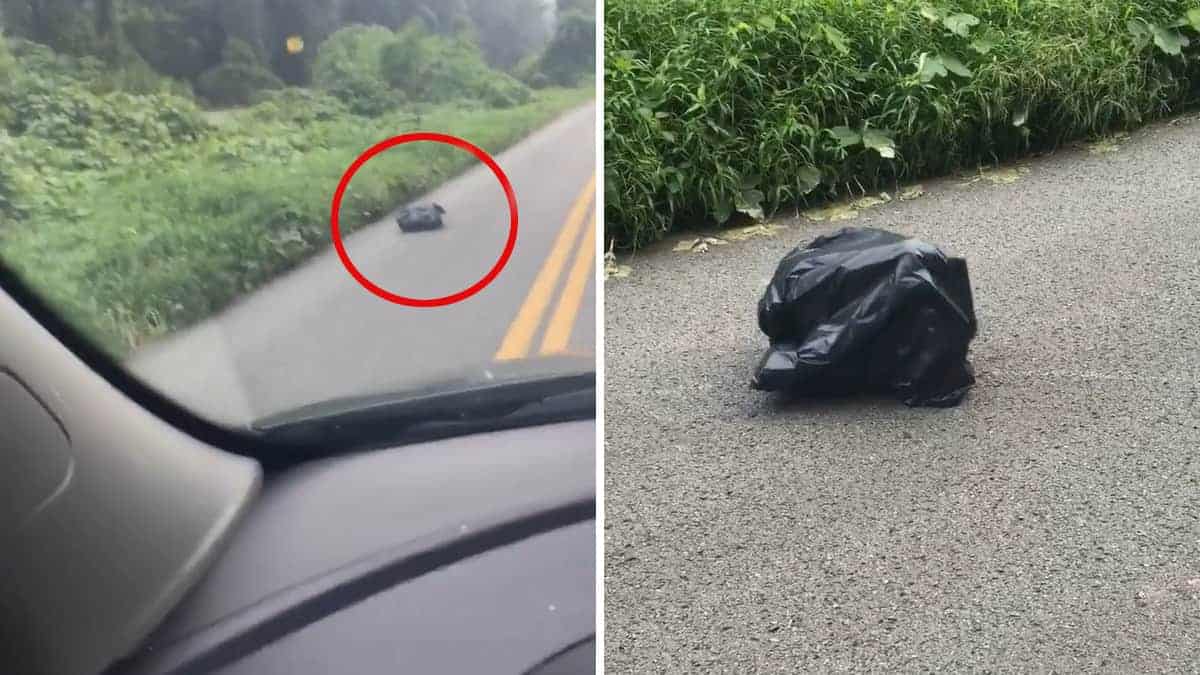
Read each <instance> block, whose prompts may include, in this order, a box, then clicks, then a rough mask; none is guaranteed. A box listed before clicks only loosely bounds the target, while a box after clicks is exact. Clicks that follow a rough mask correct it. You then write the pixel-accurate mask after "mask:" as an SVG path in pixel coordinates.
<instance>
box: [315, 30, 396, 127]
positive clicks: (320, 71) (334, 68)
mask: <svg viewBox="0 0 1200 675" xmlns="http://www.w3.org/2000/svg"><path fill="white" fill-rule="evenodd" d="M394 42H396V34H395V33H393V32H392V31H390V30H388V29H387V28H384V27H382V26H348V27H346V28H343V29H341V30H339V31H337V32H336V33H334V34H333V35H330V36H329V38H328V39H327V40H325V42H323V43H321V47H320V50H319V51H318V52H317V57H316V59H315V61H314V62H313V83H314V84H315V85H316V86H318V87H320V88H322V89H324V90H325V91H327V92H329V93H330V94H331V95H333V96H335V97H336V98H337V99H338V100H340V101H342V102H344V103H345V104H346V107H347V108H348V109H349V110H350V112H352V113H354V114H356V115H363V116H365V117H378V116H379V115H382V114H384V113H387V112H389V111H391V110H395V109H396V108H397V107H399V106H400V105H401V104H402V103H403V102H404V97H403V96H402V95H401V94H400V93H399V92H396V91H393V90H392V89H391V87H390V86H389V85H388V83H387V82H385V81H384V78H383V71H382V68H381V65H380V62H381V54H382V52H383V50H384V48H385V47H387V46H388V45H390V44H392V43H394Z"/></svg>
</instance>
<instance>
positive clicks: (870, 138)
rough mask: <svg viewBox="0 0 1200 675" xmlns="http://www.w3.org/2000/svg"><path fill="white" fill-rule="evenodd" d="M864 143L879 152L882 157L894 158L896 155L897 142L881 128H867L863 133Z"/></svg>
mask: <svg viewBox="0 0 1200 675" xmlns="http://www.w3.org/2000/svg"><path fill="white" fill-rule="evenodd" d="M862 142H863V145H865V146H867V147H868V148H871V149H872V150H874V151H875V152H878V153H879V156H880V157H883V158H885V159H892V158H893V157H895V156H896V142H895V141H893V140H892V138H891V136H889V135H888V134H886V133H884V132H883V131H881V130H879V129H867V130H865V131H863V134H862Z"/></svg>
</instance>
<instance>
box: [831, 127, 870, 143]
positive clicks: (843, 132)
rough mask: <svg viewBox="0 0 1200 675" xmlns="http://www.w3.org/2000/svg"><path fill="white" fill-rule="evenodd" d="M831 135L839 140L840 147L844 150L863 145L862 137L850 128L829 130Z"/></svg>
mask: <svg viewBox="0 0 1200 675" xmlns="http://www.w3.org/2000/svg"><path fill="white" fill-rule="evenodd" d="M828 131H829V133H831V134H833V137H834V138H836V139H837V142H838V145H840V146H841V147H843V148H849V147H853V146H855V145H858V144H859V143H862V136H861V135H860V134H859V133H858V132H857V131H855V130H853V129H851V128H850V127H833V128H832V129H828Z"/></svg>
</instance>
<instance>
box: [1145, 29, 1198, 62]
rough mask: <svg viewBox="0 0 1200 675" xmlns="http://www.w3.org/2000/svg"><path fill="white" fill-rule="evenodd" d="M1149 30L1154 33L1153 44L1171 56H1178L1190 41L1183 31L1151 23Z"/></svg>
mask: <svg viewBox="0 0 1200 675" xmlns="http://www.w3.org/2000/svg"><path fill="white" fill-rule="evenodd" d="M1150 32H1151V33H1153V34H1154V45H1155V46H1156V47H1158V48H1159V49H1161V50H1162V51H1163V53H1164V54H1169V55H1171V56H1179V55H1180V54H1182V53H1183V48H1184V47H1186V46H1188V45H1190V44H1191V43H1192V41H1191V40H1190V39H1188V37H1187V36H1186V35H1184V34H1183V33H1180V32H1179V31H1177V30H1171V29H1168V28H1163V27H1162V26H1158V25H1151V26H1150Z"/></svg>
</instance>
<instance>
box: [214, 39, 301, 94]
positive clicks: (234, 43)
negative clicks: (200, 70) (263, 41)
mask: <svg viewBox="0 0 1200 675" xmlns="http://www.w3.org/2000/svg"><path fill="white" fill-rule="evenodd" d="M283 86H284V85H283V81H282V80H280V79H279V78H278V77H276V76H275V74H274V73H272V72H271V71H270V70H268V69H267V68H266V66H264V65H262V64H261V63H259V62H258V57H257V56H256V55H255V53H254V50H253V48H251V47H250V45H248V44H246V43H245V42H243V41H241V40H238V39H236V38H233V39H230V40H229V42H228V43H226V46H225V57H224V59H223V60H222V62H221V64H220V65H218V66H215V67H213V68H211V69H209V70H207V71H205V72H204V74H203V75H201V76H200V79H198V80H197V81H196V93H198V94H200V95H201V96H202V97H204V98H205V99H206V100H208V101H209V102H210V103H213V104H215V105H245V104H247V103H250V102H251V101H253V100H254V96H255V94H257V93H258V92H260V91H263V90H268V89H280V88H282V87H283Z"/></svg>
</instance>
